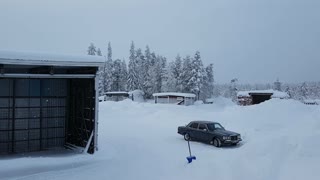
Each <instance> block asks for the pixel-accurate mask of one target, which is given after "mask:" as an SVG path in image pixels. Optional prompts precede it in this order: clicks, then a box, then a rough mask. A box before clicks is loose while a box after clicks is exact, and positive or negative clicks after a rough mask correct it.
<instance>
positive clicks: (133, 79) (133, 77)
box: [128, 41, 139, 91]
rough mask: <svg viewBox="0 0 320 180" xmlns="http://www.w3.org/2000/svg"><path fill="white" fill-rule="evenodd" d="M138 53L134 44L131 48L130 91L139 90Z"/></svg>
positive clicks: (129, 66)
mask: <svg viewBox="0 0 320 180" xmlns="http://www.w3.org/2000/svg"><path fill="white" fill-rule="evenodd" d="M137 66H138V65H137V62H136V52H135V47H134V42H133V41H132V43H131V47H130V56H129V65H128V90H129V91H133V90H136V89H139V82H138V78H139V77H138V72H137Z"/></svg>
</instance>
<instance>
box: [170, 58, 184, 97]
mask: <svg viewBox="0 0 320 180" xmlns="http://www.w3.org/2000/svg"><path fill="white" fill-rule="evenodd" d="M172 73H173V78H174V80H175V84H176V90H175V91H177V92H182V82H181V81H182V80H181V76H182V61H181V57H180V55H179V54H178V55H177V57H176V59H175V61H174V64H173V67H172Z"/></svg>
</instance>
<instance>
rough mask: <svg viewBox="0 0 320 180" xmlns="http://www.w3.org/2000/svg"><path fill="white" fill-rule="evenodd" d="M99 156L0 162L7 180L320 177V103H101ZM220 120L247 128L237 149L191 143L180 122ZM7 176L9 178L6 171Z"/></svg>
mask: <svg viewBox="0 0 320 180" xmlns="http://www.w3.org/2000/svg"><path fill="white" fill-rule="evenodd" d="M99 113H100V119H99V151H98V152H97V153H95V154H94V155H82V154H78V155H77V154H73V155H68V154H67V155H64V156H59V157H50V156H46V155H43V156H42V157H37V156H31V157H24V158H6V159H4V160H1V161H0V166H1V167H2V168H1V170H0V175H1V176H0V178H2V179H112V180H127V179H139V180H143V179H145V180H150V179H152V180H160V179H161V180H162V179H163V180H177V179H202V178H203V179H209V178H210V179H220V180H223V179H252V180H260V179H261V180H270V179H281V180H283V179H284V180H286V179H288V180H289V179H290V180H292V179H319V177H320V176H319V175H318V174H317V173H316V172H317V170H318V169H319V163H320V154H319V152H320V141H318V140H319V139H320V108H319V106H306V105H303V104H301V103H299V102H296V101H292V100H285V101H279V100H271V101H269V102H265V103H262V104H260V105H256V106H250V107H241V106H237V105H234V104H232V103H230V102H228V101H225V100H220V101H218V102H216V103H215V104H211V105H195V106H187V107H185V106H176V105H159V104H157V105H155V104H149V103H135V102H131V101H123V102H102V103H100V112H99ZM191 120H211V121H217V122H220V123H221V124H222V125H223V126H225V127H226V128H227V129H232V130H234V131H236V132H239V133H241V135H242V139H243V141H242V142H241V143H240V144H239V145H238V146H236V147H223V148H215V147H213V146H210V145H208V144H204V143H198V142H191V146H192V152H193V154H194V155H196V157H197V160H196V161H194V162H192V163H191V164H187V161H186V159H185V158H186V156H188V148H187V143H186V142H185V141H184V139H183V137H182V136H181V135H179V134H177V127H178V126H181V125H185V124H187V123H188V122H190V121H191ZM3 175H4V176H3Z"/></svg>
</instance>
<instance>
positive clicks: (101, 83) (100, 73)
mask: <svg viewBox="0 0 320 180" xmlns="http://www.w3.org/2000/svg"><path fill="white" fill-rule="evenodd" d="M97 56H102V53H101V50H100V48H98V50H97ZM104 72H105V71H104V66H102V67H99V69H98V72H97V74H98V77H99V95H100V96H101V95H103V93H104Z"/></svg>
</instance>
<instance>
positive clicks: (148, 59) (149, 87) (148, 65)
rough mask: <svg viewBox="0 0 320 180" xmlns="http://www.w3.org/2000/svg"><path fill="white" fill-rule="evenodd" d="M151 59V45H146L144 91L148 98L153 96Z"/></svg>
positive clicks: (143, 72)
mask: <svg viewBox="0 0 320 180" xmlns="http://www.w3.org/2000/svg"><path fill="white" fill-rule="evenodd" d="M151 60H152V55H151V52H150V48H149V46H147V47H146V50H145V53H144V62H143V65H142V66H143V71H142V74H143V84H142V86H143V91H144V93H145V97H146V98H151V97H152V85H153V82H152V81H151V77H150V68H151Z"/></svg>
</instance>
